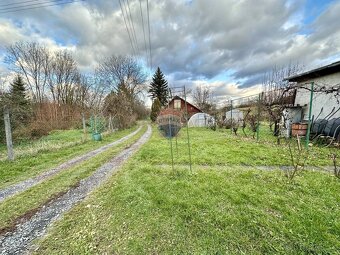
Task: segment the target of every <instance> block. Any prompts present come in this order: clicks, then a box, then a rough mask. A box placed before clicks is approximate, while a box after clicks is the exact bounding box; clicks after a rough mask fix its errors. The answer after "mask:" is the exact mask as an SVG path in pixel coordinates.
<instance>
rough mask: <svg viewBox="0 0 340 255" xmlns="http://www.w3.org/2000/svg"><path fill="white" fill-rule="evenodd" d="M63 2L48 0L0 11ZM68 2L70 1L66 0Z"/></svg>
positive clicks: (60, 0) (0, 9)
mask: <svg viewBox="0 0 340 255" xmlns="http://www.w3.org/2000/svg"><path fill="white" fill-rule="evenodd" d="M62 1H64V0H56V1H50V0H44V1H42V2H39V3H30V4H21V5H18V6H10V7H5V8H0V11H5V10H12V9H18V8H25V7H32V6H39V5H43V4H52V3H54V2H59V3H60V2H62ZM68 1H70V0H68ZM17 4H19V3H17Z"/></svg>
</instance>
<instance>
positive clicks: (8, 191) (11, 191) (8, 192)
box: [0, 127, 142, 203]
mask: <svg viewBox="0 0 340 255" xmlns="http://www.w3.org/2000/svg"><path fill="white" fill-rule="evenodd" d="M141 128H142V127H139V128H138V129H137V130H135V131H134V132H132V133H130V134H128V135H126V136H124V137H122V138H120V139H118V140H116V141H114V142H112V143H109V144H107V145H104V146H102V147H100V148H98V149H95V150H93V151H90V152H87V153H85V154H83V155H80V156H77V157H75V158H72V159H70V160H68V161H66V162H64V163H62V164H60V165H59V166H57V167H54V168H52V169H50V170H48V171H47V172H44V173H42V174H40V175H38V176H36V177H33V178H29V179H27V180H24V181H21V182H19V183H15V184H13V185H10V186H8V187H6V188H4V189H1V190H0V203H1V202H2V201H3V200H5V199H7V198H9V197H11V196H14V195H16V194H18V193H20V192H23V191H25V190H27V189H29V188H31V187H33V186H35V185H37V184H38V183H41V182H43V181H44V180H46V179H47V178H49V177H52V176H54V175H56V174H57V173H59V172H61V171H63V170H66V169H68V168H70V167H72V166H74V165H76V164H78V163H81V162H83V161H85V160H87V159H90V158H92V157H94V156H96V155H98V154H100V153H102V152H104V151H106V150H108V149H109V148H111V147H113V146H116V145H118V144H120V143H122V142H124V141H126V140H128V139H129V138H131V137H132V136H134V135H135V134H137V133H138V132H139V131H140V129H141Z"/></svg>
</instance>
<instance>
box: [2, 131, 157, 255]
mask: <svg viewBox="0 0 340 255" xmlns="http://www.w3.org/2000/svg"><path fill="white" fill-rule="evenodd" d="M150 136H151V127H150V126H148V130H147V131H146V132H145V133H144V134H143V136H142V137H141V138H140V139H139V140H138V141H137V142H136V143H134V144H133V145H132V146H131V147H129V148H126V149H124V150H123V151H122V152H121V153H119V154H118V155H117V156H116V157H114V158H113V159H112V160H111V161H109V162H108V163H106V164H104V165H102V166H101V167H100V168H98V169H97V170H96V172H95V173H94V174H93V175H92V176H90V177H88V178H86V179H84V180H82V181H81V182H80V184H79V186H78V187H76V188H72V189H70V190H69V191H68V192H67V193H66V194H64V195H63V196H61V197H59V198H57V199H55V200H54V201H52V202H50V203H49V204H47V205H46V206H44V207H43V208H41V209H40V210H39V211H38V212H37V213H36V214H35V215H34V216H33V217H31V218H30V219H29V220H27V221H26V222H23V223H20V224H18V225H17V226H16V229H15V230H14V231H13V232H8V233H6V234H4V235H3V236H0V254H22V253H25V252H27V251H28V249H29V248H30V245H31V243H32V241H33V240H34V239H36V238H38V237H41V236H43V235H44V234H45V231H46V228H47V227H48V226H49V225H50V224H51V223H52V222H53V221H55V220H57V219H58V218H60V217H61V216H62V215H63V214H64V213H65V212H67V211H68V210H70V209H71V208H72V207H73V206H75V205H76V204H77V203H78V202H80V201H81V200H83V199H84V198H85V197H86V196H87V195H88V194H89V193H90V192H91V191H93V190H94V189H96V188H98V186H99V185H101V184H102V183H103V182H104V181H106V180H107V179H108V178H109V177H110V176H111V175H112V174H113V173H114V172H116V171H117V170H118V168H119V167H121V165H122V164H123V163H124V162H125V161H126V160H127V159H128V158H130V157H131V156H132V155H133V154H134V153H135V152H136V151H137V150H138V149H139V148H140V147H141V146H142V145H143V144H144V143H145V142H147V141H148V139H149V138H150Z"/></svg>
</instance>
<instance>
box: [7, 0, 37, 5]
mask: <svg viewBox="0 0 340 255" xmlns="http://www.w3.org/2000/svg"><path fill="white" fill-rule="evenodd" d="M39 1H40V0H29V1H22V2H14V3H8V4H0V7H1V6H11V5H18V4H19V5H20V4H24V3H32V2H39Z"/></svg>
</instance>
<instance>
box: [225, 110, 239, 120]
mask: <svg viewBox="0 0 340 255" xmlns="http://www.w3.org/2000/svg"><path fill="white" fill-rule="evenodd" d="M231 118H233V121H242V120H243V112H242V111H240V110H238V109H235V110H233V111H228V112H226V114H225V121H229V120H230V119H231Z"/></svg>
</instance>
